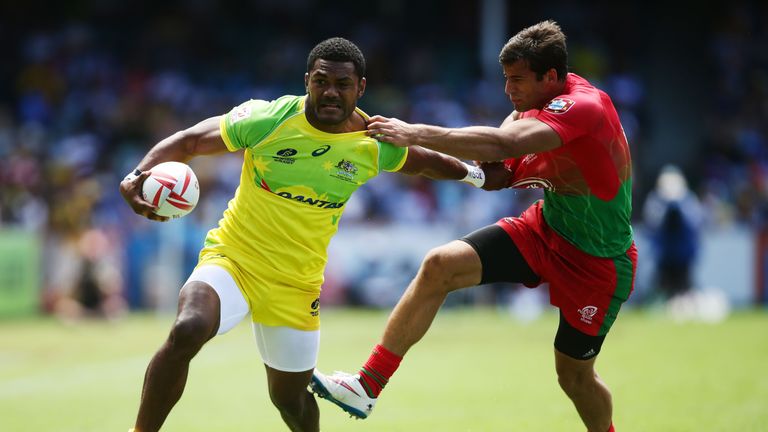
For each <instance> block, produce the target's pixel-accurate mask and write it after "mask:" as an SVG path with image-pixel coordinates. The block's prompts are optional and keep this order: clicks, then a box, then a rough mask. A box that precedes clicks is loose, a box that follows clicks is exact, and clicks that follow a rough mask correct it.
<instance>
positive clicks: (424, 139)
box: [368, 113, 562, 161]
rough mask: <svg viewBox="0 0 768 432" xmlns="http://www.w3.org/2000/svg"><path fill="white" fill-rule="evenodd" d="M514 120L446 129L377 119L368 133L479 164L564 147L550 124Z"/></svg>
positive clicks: (372, 122) (533, 120) (393, 119)
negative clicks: (495, 124) (490, 124)
mask: <svg viewBox="0 0 768 432" xmlns="http://www.w3.org/2000/svg"><path fill="white" fill-rule="evenodd" d="M511 117H513V118H512V119H511V120H512V121H508V120H510V119H508V120H506V121H504V123H503V124H502V125H501V127H498V128H495V127H487V126H470V127H465V128H444V127H440V126H430V125H424V124H410V123H406V122H404V121H402V120H398V119H396V118H386V117H382V116H374V117H371V120H370V122H369V123H368V134H369V135H371V136H373V137H375V138H376V139H378V140H380V141H387V142H391V143H393V144H395V145H397V146H400V147H405V146H412V145H418V146H421V147H426V148H429V149H432V150H436V151H439V152H441V153H445V154H449V155H452V156H456V157H458V158H462V159H472V160H477V161H500V160H503V159H507V158H510V157H520V156H522V155H526V154H530V153H540V152H544V151H548V150H552V149H555V148H557V147H560V146H561V145H562V141H561V139H560V136H559V135H558V134H557V132H555V131H554V130H553V129H552V128H551V127H549V126H548V125H547V124H546V123H544V122H541V121H539V120H536V119H532V118H526V119H520V120H515V119H514V113H513V115H512V116H511Z"/></svg>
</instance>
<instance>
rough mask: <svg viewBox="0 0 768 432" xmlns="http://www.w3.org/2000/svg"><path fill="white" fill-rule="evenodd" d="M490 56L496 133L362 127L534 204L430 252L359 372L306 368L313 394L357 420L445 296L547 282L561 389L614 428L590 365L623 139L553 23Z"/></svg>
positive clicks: (623, 260) (621, 188)
mask: <svg viewBox="0 0 768 432" xmlns="http://www.w3.org/2000/svg"><path fill="white" fill-rule="evenodd" d="M499 59H500V62H501V65H502V67H503V70H504V76H505V79H506V83H505V88H504V91H505V93H506V94H507V95H508V96H509V98H510V100H511V101H512V103H513V104H514V106H515V110H514V111H513V112H512V114H510V115H509V117H508V118H507V119H506V120H505V121H504V122H503V123H502V125H501V126H500V127H498V128H494V127H482V126H473V127H467V128H460V129H448V128H442V127H437V126H428V125H421V124H408V123H405V122H403V121H400V120H397V119H390V118H384V117H380V116H376V117H372V118H371V122H370V123H369V125H368V133H369V134H371V135H373V136H375V137H377V139H380V140H382V141H386V142H391V143H394V144H395V145H398V146H409V145H419V146H422V147H426V148H430V149H433V150H437V151H440V152H443V153H446V154H450V155H453V156H456V157H459V158H464V159H472V160H476V161H482V163H481V165H482V166H483V169H484V171H485V173H486V182H485V186H484V189H488V190H494V189H501V188H505V187H542V188H544V189H545V191H544V199H543V201H538V202H536V203H534V204H533V205H532V206H531V207H529V208H528V209H527V210H526V211H524V212H523V214H522V215H520V216H519V217H507V218H504V219H502V220H500V221H498V222H497V223H496V224H494V225H491V226H487V227H484V228H481V229H479V230H477V231H475V232H473V233H471V234H469V235H467V236H466V237H464V238H462V239H460V240H456V241H452V242H450V243H448V244H446V245H443V246H440V247H438V248H435V249H433V250H432V251H430V252H429V253H428V254H427V256H426V258H425V259H424V261H423V263H422V265H421V268H420V269H419V272H418V274H417V275H416V277H415V279H414V280H413V281H412V282H411V284H410V286H409V287H408V289H407V290H406V292H405V294H403V297H402V298H401V299H400V301H399V303H398V304H397V306H396V307H395V309H394V310H393V312H392V314H391V316H390V317H389V321H388V322H387V326H386V328H385V330H384V335H383V337H382V339H381V343H380V344H378V345H377V346H376V347H375V348H374V350H373V353H372V354H371V356H370V358H369V359H368V361H367V362H366V363H365V365H364V366H363V367H362V369H361V370H360V372H359V373H358V374H356V375H349V374H345V373H343V372H337V373H336V374H334V375H330V376H326V375H323V374H322V373H320V372H318V371H315V373H314V376H313V382H312V388H313V390H314V391H315V392H316V393H317V394H318V395H319V396H321V397H324V398H326V399H328V400H330V401H331V402H334V403H336V404H337V405H339V406H340V407H342V408H343V409H345V410H346V411H347V412H349V413H351V414H352V415H354V416H357V417H360V418H365V417H367V416H368V414H370V412H371V410H372V409H373V405H374V404H375V402H376V398H377V397H378V395H379V393H380V392H381V390H382V388H383V387H384V386H385V385H386V383H387V382H388V380H389V378H390V377H391V376H392V374H393V373H394V372H395V370H396V369H397V367H398V366H399V363H400V360H401V359H402V356H403V355H405V353H406V352H407V351H408V349H409V348H410V347H411V346H412V345H413V344H415V343H416V342H418V341H419V340H420V339H421V338H422V337H423V336H424V334H425V333H426V331H427V329H428V328H429V326H430V324H431V323H432V320H433V319H434V317H435V315H436V314H437V311H438V309H439V308H440V306H441V305H442V303H443V301H444V300H445V298H446V296H447V294H448V293H450V292H451V291H454V290H457V289H460V288H465V287H470V286H473V285H478V284H485V283H491V282H517V283H523V284H525V285H526V286H528V287H535V286H537V285H539V284H541V283H545V282H546V283H549V289H550V302H551V303H552V304H553V305H554V306H556V307H558V308H559V309H560V324H559V328H558V330H557V334H556V336H555V340H554V348H555V368H556V371H557V377H558V381H559V383H560V386H561V387H562V389H563V391H565V393H566V394H567V395H568V397H569V398H570V399H571V400H572V401H573V403H574V405H575V407H576V410H577V411H578V413H579V415H580V416H581V419H582V420H583V422H584V424H585V425H586V426H587V429H588V430H589V431H590V432H605V431H613V430H614V427H613V422H612V400H611V393H610V392H609V390H608V388H607V387H606V385H605V383H604V382H603V381H602V380H601V379H600V377H599V376H598V375H597V373H596V372H595V369H594V364H595V359H596V358H597V355H598V353H599V352H600V348H601V346H602V344H603V341H604V339H605V336H606V335H607V333H608V331H609V330H610V328H611V326H612V325H613V323H614V321H615V320H616V317H617V315H618V312H619V309H620V308H621V305H622V304H623V303H624V302H625V301H626V300H627V298H629V295H630V293H631V292H632V289H633V286H634V277H635V269H636V262H637V250H636V249H635V245H634V241H633V235H632V227H631V225H630V215H631V213H632V202H631V189H632V179H631V159H630V154H629V147H628V145H627V140H626V137H625V135H624V132H623V129H622V126H621V123H620V122H619V117H618V115H617V113H616V110H615V108H614V106H613V103H612V102H611V100H610V98H609V97H608V95H607V94H605V93H604V92H602V91H600V90H598V89H597V88H595V87H594V86H592V85H591V84H590V83H589V82H588V81H587V80H585V79H584V78H582V77H580V76H578V75H575V74H573V73H568V72H567V62H568V53H567V48H566V43H565V35H564V34H563V32H562V31H561V29H560V27H559V26H558V25H557V24H556V23H555V22H553V21H545V22H541V23H539V24H536V25H534V26H531V27H529V28H526V29H524V30H522V31H520V32H519V33H518V34H517V35H515V36H514V37H512V38H511V39H510V40H509V41H508V42H507V43H506V44H505V46H504V47H503V48H502V50H501V54H500V56H499Z"/></svg>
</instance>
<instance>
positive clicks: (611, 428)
mask: <svg viewBox="0 0 768 432" xmlns="http://www.w3.org/2000/svg"><path fill="white" fill-rule="evenodd" d="M608 432H616V429H614V428H613V423H611V427H610V428H608Z"/></svg>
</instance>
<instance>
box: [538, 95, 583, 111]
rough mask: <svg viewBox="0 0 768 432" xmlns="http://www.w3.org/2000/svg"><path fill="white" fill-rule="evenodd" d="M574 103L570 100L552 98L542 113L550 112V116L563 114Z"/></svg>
mask: <svg viewBox="0 0 768 432" xmlns="http://www.w3.org/2000/svg"><path fill="white" fill-rule="evenodd" d="M575 103H576V102H574V101H572V100H571V99H566V98H554V99H552V100H551V101H549V103H548V104H547V106H545V107H544V111H546V112H551V113H552V114H563V113H564V112H566V111H568V110H569V109H571V107H572V106H573V105H574V104H575Z"/></svg>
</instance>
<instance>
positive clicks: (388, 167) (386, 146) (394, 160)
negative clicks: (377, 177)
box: [379, 141, 408, 172]
mask: <svg viewBox="0 0 768 432" xmlns="http://www.w3.org/2000/svg"><path fill="white" fill-rule="evenodd" d="M406 159H408V148H407V147H398V146H396V145H393V144H390V143H388V142H381V141H379V168H380V169H382V170H384V171H389V172H394V171H400V168H402V167H403V165H404V164H405V160H406Z"/></svg>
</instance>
